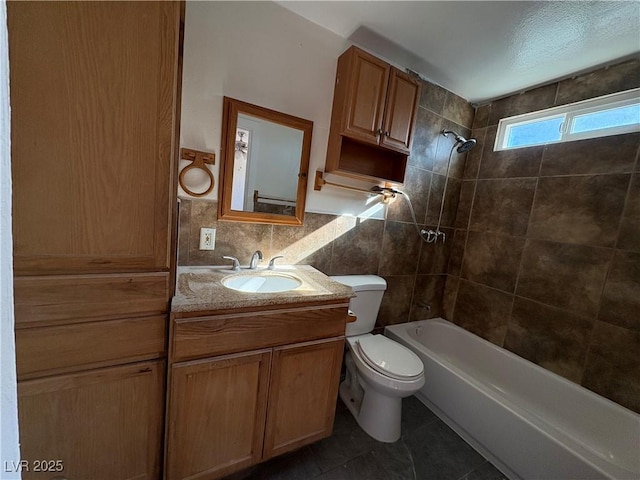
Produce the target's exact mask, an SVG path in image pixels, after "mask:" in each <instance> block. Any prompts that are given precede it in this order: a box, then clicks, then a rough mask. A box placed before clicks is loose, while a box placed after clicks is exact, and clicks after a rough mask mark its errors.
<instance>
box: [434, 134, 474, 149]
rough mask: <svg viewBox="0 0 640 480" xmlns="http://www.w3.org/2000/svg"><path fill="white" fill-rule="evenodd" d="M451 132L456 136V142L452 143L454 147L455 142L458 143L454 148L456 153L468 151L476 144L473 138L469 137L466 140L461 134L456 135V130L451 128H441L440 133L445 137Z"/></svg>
mask: <svg viewBox="0 0 640 480" xmlns="http://www.w3.org/2000/svg"><path fill="white" fill-rule="evenodd" d="M450 133H452V134H453V135H455V137H456V143H455V144H454V147H455V146H456V145H457V144H460V145H459V146H458V148H457V149H456V151H457V152H458V153H465V152H468V151H469V150H471V149H472V148H473V147H475V146H476V144H477V143H478V142H477V140H476V139H475V138H470V139H469V140H467V139H466V138H464V137H463V136H462V135H458V134H457V133H456V132H454V131H453V130H442V135H444V136H445V137H448V136H449V134H450Z"/></svg>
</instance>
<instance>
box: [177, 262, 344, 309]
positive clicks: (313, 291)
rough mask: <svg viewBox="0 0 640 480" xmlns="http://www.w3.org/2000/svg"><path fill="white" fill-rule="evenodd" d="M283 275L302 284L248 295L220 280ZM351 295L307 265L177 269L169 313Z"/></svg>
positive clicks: (342, 287) (335, 298) (340, 297)
mask: <svg viewBox="0 0 640 480" xmlns="http://www.w3.org/2000/svg"><path fill="white" fill-rule="evenodd" d="M256 272H259V273H261V274H264V275H272V274H278V273H280V274H285V275H291V276H294V277H297V278H299V279H300V280H301V281H302V285H300V286H299V287H297V288H295V289H293V290H289V291H286V292H277V293H247V292H239V291H237V290H232V289H230V288H227V287H225V286H224V285H223V284H222V280H223V279H224V278H225V277H228V276H231V275H234V276H239V275H251V274H255V273H256ZM352 296H354V293H353V290H352V289H351V287H348V286H346V285H343V284H341V283H338V282H335V281H333V280H331V278H329V277H328V276H326V275H325V274H324V273H322V272H319V271H318V270H316V269H315V268H313V267H311V266H309V265H278V266H277V267H276V269H275V270H266V269H265V268H259V269H257V270H248V269H242V270H241V271H240V272H233V271H231V270H229V267H178V271H177V282H176V294H175V296H174V297H173V299H172V300H171V311H172V312H198V311H211V310H226V309H230V308H244V307H260V306H266V305H280V304H291V303H298V302H314V301H327V300H338V299H344V298H350V297H352Z"/></svg>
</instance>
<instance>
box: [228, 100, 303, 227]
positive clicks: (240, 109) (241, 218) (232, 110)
mask: <svg viewBox="0 0 640 480" xmlns="http://www.w3.org/2000/svg"><path fill="white" fill-rule="evenodd" d="M242 113H243V114H247V115H251V116H253V117H257V118H261V119H264V120H268V121H270V122H273V123H277V124H280V125H283V126H285V127H290V128H295V129H296V130H301V131H302V132H303V137H302V152H301V158H300V171H299V172H298V189H297V194H296V206H295V214H294V215H293V216H292V215H281V214H276V213H262V212H244V211H240V210H232V209H231V189H232V186H233V162H234V159H235V140H236V129H237V127H238V115H239V114H242ZM312 130H313V122H312V121H310V120H305V119H303V118H298V117H294V116H292V115H287V114H286V113H281V112H276V111H275V110H270V109H268V108H264V107H259V106H257V105H253V104H251V103H246V102H242V101H240V100H235V99H233V98H229V97H224V102H223V112H222V142H221V146H220V185H219V189H218V190H219V194H218V219H220V220H230V221H235V222H252V223H270V224H275V225H302V223H303V221H304V206H305V202H306V198H307V178H308V174H309V157H310V154H311V132H312Z"/></svg>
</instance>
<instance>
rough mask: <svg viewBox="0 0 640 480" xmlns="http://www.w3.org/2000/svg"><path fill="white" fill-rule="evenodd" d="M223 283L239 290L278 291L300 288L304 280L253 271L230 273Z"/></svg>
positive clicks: (253, 291)
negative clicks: (248, 272) (249, 272)
mask: <svg viewBox="0 0 640 480" xmlns="http://www.w3.org/2000/svg"><path fill="white" fill-rule="evenodd" d="M222 285H224V286H225V287H227V288H230V289H232V290H237V291H239V292H248V293H278V292H288V291H289V290H293V289H294V288H298V287H299V286H300V285H302V280H300V279H299V278H297V277H294V276H293V275H286V274H282V273H269V274H264V273H252V274H238V275H230V276H228V277H226V278H224V279H223V280H222Z"/></svg>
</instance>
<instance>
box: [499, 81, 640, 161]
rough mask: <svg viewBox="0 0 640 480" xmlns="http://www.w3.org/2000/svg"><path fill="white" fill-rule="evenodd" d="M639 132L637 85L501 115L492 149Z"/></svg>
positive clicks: (639, 92)
mask: <svg viewBox="0 0 640 480" xmlns="http://www.w3.org/2000/svg"><path fill="white" fill-rule="evenodd" d="M638 131H640V88H636V89H633V90H627V91H626V92H620V93H613V94H611V95H605V96H603V97H598V98H592V99H589V100H584V101H582V102H576V103H571V104H569V105H562V106H560V107H554V108H549V109H547V110H540V111H538V112H532V113H525V114H524V115H518V116H515V117H509V118H503V119H502V120H500V122H499V123H498V133H497V135H496V143H495V145H494V150H496V151H497V150H511V149H514V148H523V147H531V146H533V145H546V144H548V143H561V142H571V141H574V140H584V139H585V138H595V137H606V136H608V135H619V134H621V133H629V132H638Z"/></svg>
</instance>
